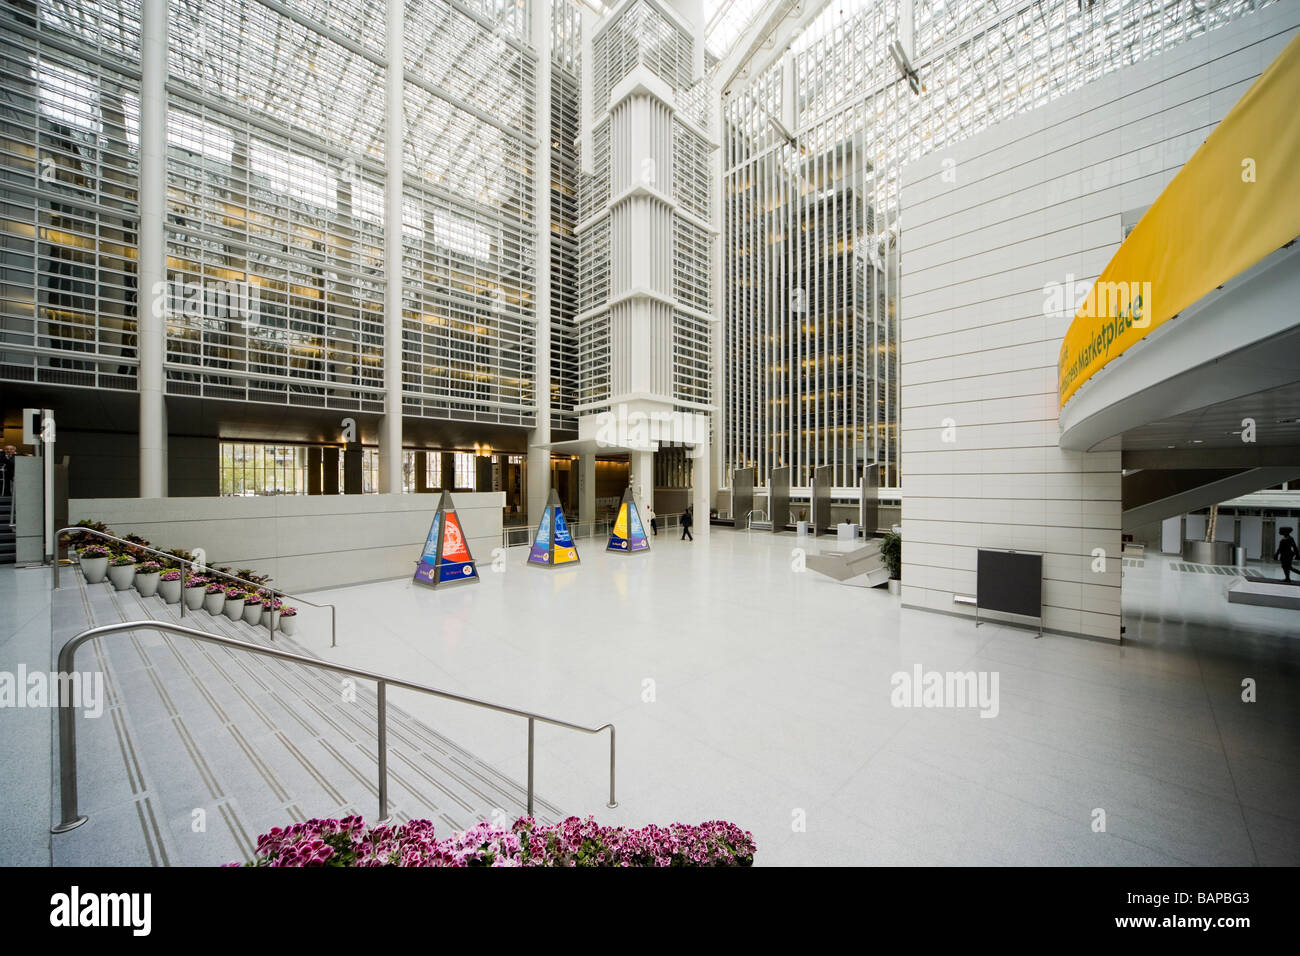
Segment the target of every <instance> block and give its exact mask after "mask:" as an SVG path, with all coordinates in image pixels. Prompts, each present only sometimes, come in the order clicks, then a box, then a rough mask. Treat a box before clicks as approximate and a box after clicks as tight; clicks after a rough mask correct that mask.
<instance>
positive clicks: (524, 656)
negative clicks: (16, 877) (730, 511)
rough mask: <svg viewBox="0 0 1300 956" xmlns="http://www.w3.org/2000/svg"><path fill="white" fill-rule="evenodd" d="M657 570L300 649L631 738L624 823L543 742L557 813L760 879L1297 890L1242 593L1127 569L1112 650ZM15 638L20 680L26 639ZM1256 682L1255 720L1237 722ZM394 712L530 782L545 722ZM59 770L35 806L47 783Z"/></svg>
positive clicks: (1299, 836)
mask: <svg viewBox="0 0 1300 956" xmlns="http://www.w3.org/2000/svg"><path fill="white" fill-rule="evenodd" d="M654 544H655V548H654V551H653V552H652V553H651V554H648V555H638V556H629V555H621V554H606V553H604V552H602V551H600V550H599V549H598V547H593V546H592V544H590V543H588V544H587V545H586V547H584V548H583V549H582V564H581V566H580V567H578V568H574V569H565V570H547V569H539V568H531V567H526V566H524V564H523V561H524V556H525V551H524V549H522V548H520V549H514V550H512V551H511V552H510V553H509V560H508V562H507V564H506V569H505V571H504V572H503V573H492V572H491V571H490V570H489V566H490V562H489V561H488V560H487V558H488V556H486V555H480V556H479V557H480V559H481V566H482V568H483V572H484V573H483V575H482V581H481V583H479V584H476V585H469V586H464V587H461V588H458V589H452V590H446V591H430V590H428V589H425V588H421V587H414V586H411V585H410V584H408V583H407V582H405V581H395V582H388V583H383V584H376V585H368V586H364V587H357V588H348V589H339V590H335V591H329V592H320V593H318V594H317V595H313V597H315V598H316V599H318V600H322V601H333V602H335V603H336V604H337V605H338V617H339V642H340V646H339V648H337V649H336V650H331V649H330V648H329V646H328V644H329V640H328V628H327V624H326V621H327V617H326V616H325V615H324V614H323V613H322V612H318V611H311V610H308V611H306V613H304V614H303V615H302V617H301V619H300V620H301V624H300V631H299V634H298V635H297V638H296V639H297V640H298V642H299V643H301V644H303V645H304V646H305V647H306V648H307V649H308V650H310V651H311V652H313V653H316V654H319V655H321V656H323V657H326V658H329V659H334V660H338V661H342V662H346V663H351V664H355V665H358V666H362V667H366V668H369V669H373V670H377V671H381V672H389V673H394V674H399V675H401V676H403V677H405V678H408V679H410V680H414V681H419V682H423V683H428V684H433V685H435V686H438V687H441V688H444V689H446V690H450V691H453V692H457V693H464V694H469V695H473V696H476V697H480V698H486V699H488V700H493V701H497V702H501V703H506V704H510V705H514V706H519V707H525V708H530V709H535V710H537V711H540V712H543V713H546V714H550V715H552V716H556V717H559V718H562V719H567V720H572V721H575V722H578V723H583V724H592V725H595V724H601V723H604V722H606V721H613V722H614V723H615V724H616V725H617V727H618V797H619V806H618V807H617V808H616V809H613V810H611V809H607V808H606V807H605V806H604V804H605V802H606V800H607V793H606V790H607V786H608V776H607V775H608V742H607V739H606V738H605V737H604V736H601V737H599V738H591V737H585V736H580V735H576V734H572V733H568V732H566V731H563V730H560V729H556V728H551V727H539V728H538V730H537V736H538V755H537V767H536V774H537V787H538V790H539V791H540V792H541V793H544V794H545V795H546V796H547V798H548V799H549V800H550V801H551V802H552V803H554V804H555V805H557V806H558V807H560V808H562V809H564V810H565V811H568V812H572V813H579V814H587V813H592V814H595V815H596V816H597V818H598V819H600V820H602V821H605V822H611V823H626V824H638V825H639V824H643V823H648V822H658V823H664V822H669V821H672V820H684V821H700V820H705V819H716V818H725V819H730V820H733V821H735V822H736V823H738V824H740V825H742V826H744V827H746V828H748V829H750V830H752V831H753V832H754V834H755V836H756V838H757V841H758V845H759V857H758V860H759V862H760V864H819V863H845V864H852V863H886V864H935V863H941V864H976V863H991V864H1027V863H1047V864H1068V865H1092V864H1183V863H1186V864H1235V865H1252V864H1256V863H1262V864H1293V865H1294V864H1296V863H1300V693H1298V692H1300V676H1297V674H1298V669H1297V664H1298V663H1300V635H1298V634H1297V630H1298V627H1297V625H1298V623H1300V622H1297V620H1296V618H1297V615H1295V614H1293V613H1292V612H1286V611H1281V610H1277V609H1271V608H1260V607H1251V606H1243V605H1229V604H1227V602H1226V597H1225V591H1226V588H1227V586H1228V585H1229V584H1230V583H1232V580H1233V579H1232V578H1231V577H1230V576H1218V575H1201V574H1188V573H1185V572H1180V571H1177V570H1174V569H1173V567H1172V566H1171V565H1172V564H1173V563H1174V560H1175V559H1172V558H1167V557H1164V556H1161V555H1158V554H1154V553H1152V554H1147V555H1146V556H1145V560H1144V563H1143V565H1142V566H1141V567H1134V566H1129V567H1126V568H1125V578H1124V605H1125V621H1126V625H1127V628H1128V631H1127V634H1126V635H1125V638H1126V642H1125V644H1124V645H1123V646H1119V647H1116V646H1113V645H1107V644H1102V643H1098V642H1093V641H1086V640H1080V639H1076V638H1068V637H1060V636H1054V635H1050V634H1049V635H1047V636H1045V637H1043V638H1042V639H1040V640H1035V639H1034V636H1033V632H1032V631H1028V630H1022V629H1017V628H1010V627H1002V626H997V625H984V626H981V627H980V628H979V629H978V630H977V629H976V628H975V627H974V626H973V624H972V623H971V622H970V621H968V620H962V619H958V618H953V617H948V616H943V615H936V614H929V613H926V612H923V611H912V610H900V608H899V607H898V604H897V599H896V598H894V597H892V596H890V595H889V594H888V593H887V592H884V591H875V590H865V589H862V588H855V587H845V586H842V585H838V584H835V583H834V582H832V581H830V580H829V579H826V578H823V577H821V576H819V575H816V574H814V573H811V572H804V573H799V572H796V571H794V570H793V567H794V566H795V565H796V564H797V562H794V561H793V560H792V558H793V555H792V549H794V548H795V547H799V546H804V547H808V548H810V549H816V548H818V547H819V543H818V542H816V541H813V542H807V541H801V540H799V539H796V538H794V537H793V536H779V537H778V536H772V535H769V534H763V533H754V534H752V535H746V534H743V533H741V534H737V533H734V532H730V531H725V530H717V529H715V531H714V533H713V534H712V535H710V536H709V537H708V538H706V539H701V540H698V541H696V542H694V543H689V542H681V541H678V540H676V539H675V538H669V537H667V536H665V535H661V536H660V537H659V538H657V539H656V540H655V542H654ZM826 544H827V546H831V547H833V542H831V541H828V542H826ZM43 574H44V572H11V571H4V572H0V596H3V597H4V598H6V600H7V601H8V600H12V601H13V602H14V605H13V606H15V607H16V608H17V609H18V612H19V613H18V614H17V615H16V618H15V619H16V620H20V619H22V620H25V619H24V618H23V615H24V614H26V613H27V611H28V610H30V608H27V604H29V603H32V601H33V600H34V599H32V598H30V597H29V596H25V595H24V590H23V589H22V588H17V587H16V586H15V584H14V582H15V580H25V579H23V578H21V577H18V576H21V575H35V576H42V575H43ZM39 603H40V602H39V601H36V602H35V603H34V604H32V607H33V608H35V606H36V604H39ZM38 610H39V609H38ZM33 613H36V612H33ZM38 623H39V622H38ZM6 628H7V630H6V631H5V633H4V635H2V636H3V637H5V639H6V643H4V644H3V645H0V649H3V650H4V652H5V653H4V659H3V661H0V665H2V666H3V667H6V668H7V667H10V666H11V665H10V663H7V662H9V661H11V660H13V659H16V656H15V655H16V654H17V652H18V650H19V648H20V641H21V639H22V633H21V632H22V631H23V625H22V624H21V620H20V623H19V624H17V625H12V626H11V625H10V624H9V623H6ZM915 664H919V665H921V666H922V667H923V668H924V669H925V670H926V671H930V670H936V671H983V672H996V674H997V675H998V679H999V685H998V686H999V698H998V714H997V716H996V717H995V718H992V719H984V718H981V717H980V716H979V715H978V713H977V712H976V711H975V710H973V709H960V710H959V709H905V708H896V707H894V706H893V705H892V703H891V699H890V698H891V690H892V686H891V677H892V676H893V675H894V674H895V673H896V672H899V671H909V672H910V671H911V669H912V667H913V665H915ZM1246 679H1250V680H1253V681H1254V686H1255V687H1256V689H1257V702H1255V703H1244V702H1243V701H1242V699H1241V696H1242V682H1243V680H1246ZM391 700H392V701H393V703H394V704H395V705H397V706H400V707H402V708H404V709H405V710H407V711H409V712H411V713H412V714H414V715H415V716H417V717H420V718H422V719H424V720H425V721H426V722H427V723H428V724H429V725H430V726H432V727H433V728H434V729H436V730H437V731H438V732H440V733H442V734H445V735H446V736H447V737H449V738H450V739H452V740H455V741H457V742H458V743H460V744H462V745H464V746H466V747H467V748H468V749H469V750H470V751H472V752H473V753H474V755H475V756H476V757H477V758H478V759H480V760H483V761H485V762H487V763H488V764H491V765H492V766H494V767H497V768H499V769H500V770H501V771H502V772H504V773H506V774H508V775H510V776H512V777H514V778H515V779H520V778H522V776H523V775H524V773H525V772H526V766H525V746H526V739H527V738H526V728H525V725H524V723H523V721H521V720H519V719H517V718H513V717H508V716H505V715H500V714H493V713H488V712H483V711H478V710H472V709H469V708H466V707H463V706H459V705H455V704H452V703H449V702H442V701H431V700H428V699H426V698H422V697H419V696H417V695H414V694H410V693H403V692H398V691H394V692H392V693H391ZM16 716H21V717H22V718H23V719H25V720H27V721H29V723H30V722H31V721H32V720H33V719H39V716H41V715H37V718H33V716H32V714H31V713H30V712H9V713H5V714H0V718H2V719H4V720H5V722H6V725H7V726H6V728H5V730H6V732H5V734H4V739H5V740H6V744H7V748H8V747H9V746H11V745H10V744H9V743H8V742H9V741H11V740H13V739H14V738H13V736H12V735H11V734H10V733H9V732H8V729H9V726H15V725H13V724H12V721H13V720H14V719H15V717H16ZM31 728H32V732H35V731H36V730H38V729H39V727H38V724H35V723H33V724H32V725H31ZM45 732H46V733H48V730H46V731H45ZM46 742H48V737H47V738H46ZM21 746H23V747H26V749H28V750H32V751H33V753H32V754H30V755H28V757H30V758H31V759H33V760H36V758H39V757H40V756H41V755H40V753H39V750H40V748H39V747H35V748H33V747H28V746H27V745H25V744H24V745H21ZM12 754H13V751H12V750H8V749H7V751H6V756H5V758H4V759H5V760H6V761H8V760H10V759H12V756H11V755H12ZM44 760H45V762H44V764H43V765H42V764H40V763H39V761H37V762H35V763H33V768H34V769H33V770H32V771H31V774H30V776H31V777H32V779H31V780H30V781H29V785H28V786H27V789H28V790H31V791H39V790H40V785H41V782H40V780H39V779H38V778H39V777H40V776H41V774H42V773H44V774H46V776H45V780H48V773H49V770H48V764H49V761H48V755H46V756H45V758H44ZM9 776H10V775H9V774H8V773H6V774H5V775H2V776H0V779H3V778H4V777H9ZM24 776H27V774H26V772H25V773H24ZM12 779H13V778H12V777H10V780H11V782H10V783H7V784H4V785H3V786H4V792H5V794H6V802H9V800H10V792H11V791H12V790H14V788H15V786H17V785H16V784H14V783H12ZM45 785H46V786H48V784H45ZM248 786H249V787H254V786H256V782H255V781H253V780H250V781H248ZM18 789H19V790H20V791H21V789H22V788H21V787H20V788H18ZM248 796H249V798H250V799H251V798H252V794H249V795H248ZM33 800H35V798H33ZM33 805H34V804H33ZM1103 811H1104V824H1105V828H1104V831H1098V830H1097V829H1096V827H1097V823H1098V821H1099V820H1100V819H1101V812H1103ZM46 812H48V804H47V809H46ZM38 815H39V814H37V813H36V812H35V810H32V809H30V808H29V810H28V812H27V816H28V817H32V818H33V819H35V817H36V816H38ZM10 819H11V820H12V822H7V823H6V824H5V825H4V826H3V827H0V848H5V849H6V850H8V849H10V848H11V847H12V846H13V845H14V844H15V842H16V841H14V840H13V839H10V838H9V836H10V835H7V834H6V833H5V832H4V831H5V830H7V829H9V828H10V827H14V826H20V825H31V822H32V821H31V820H26V817H22V816H21V814H19V815H17V816H15V817H12V818H10ZM24 821H26V822H25V823H24ZM27 862H40V861H39V859H31V860H27Z"/></svg>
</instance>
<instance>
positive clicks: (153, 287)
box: [136, 0, 167, 498]
mask: <svg viewBox="0 0 1300 956" xmlns="http://www.w3.org/2000/svg"><path fill="white" fill-rule="evenodd" d="M141 14H142V15H141V29H140V186H139V202H140V227H139V228H140V231H139V238H138V240H137V241H138V243H139V252H138V255H139V259H138V265H137V289H138V293H137V298H136V335H137V346H136V348H137V355H138V357H139V361H140V367H139V371H138V372H137V379H136V382H137V387H138V388H139V392H140V497H141V498H162V497H164V496H165V495H166V494H167V448H166V440H165V436H166V432H167V419H166V409H165V408H164V406H163V389H164V373H163V358H164V354H165V351H166V344H167V343H166V338H165V334H166V320H165V315H166V311H165V308H163V306H165V304H166V296H167V225H166V224H167V0H144V7H143V10H142V12H141Z"/></svg>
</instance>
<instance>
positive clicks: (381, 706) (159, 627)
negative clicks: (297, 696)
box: [50, 621, 618, 833]
mask: <svg viewBox="0 0 1300 956" xmlns="http://www.w3.org/2000/svg"><path fill="white" fill-rule="evenodd" d="M134 630H154V631H167V632H168V633H171V634H180V635H183V636H185V637H189V638H193V639H194V640H197V641H207V642H209V643H211V644H223V645H225V646H226V647H235V648H238V649H239V650H243V651H248V652H249V653H252V654H261V655H262V656H263V657H275V658H279V659H280V660H284V661H293V662H295V663H298V664H306V665H307V666H308V667H319V668H322V669H323V670H329V671H335V672H336V673H339V674H346V675H347V676H349V677H358V678H360V679H362V680H372V681H374V682H375V683H376V685H377V693H378V711H379V713H378V721H379V735H378V736H379V819H380V820H387V819H388V697H387V688H388V686H389V685H390V684H391V685H392V686H393V687H400V688H401V689H403V690H413V691H417V692H419V693H421V694H429V695H430V696H433V697H441V698H442V699H443V700H450V701H455V702H456V703H458V704H469V705H471V706H473V707H481V708H483V709H485V710H493V711H496V712H497V713H501V714H510V715H511V716H513V717H523V718H525V719H527V721H528V816H530V817H531V816H532V815H533V725H534V723H535V722H537V721H541V722H542V723H544V724H550V725H552V726H553V727H563V728H565V729H566V730H576V731H578V732H580V733H584V734H598V733H600V732H601V731H604V730H608V731H609V803H608V804H606V806H608V807H611V808H613V807H617V806H618V802H617V801H616V800H615V799H614V725H613V724H601V725H600V726H599V727H584V726H583V725H582V724H574V723H570V722H569V721H567V720H560V719H558V718H556V717H547V716H545V715H544V714H537V713H533V712H532V711H529V710H520V709H518V708H517V707H507V706H505V705H504V704H493V703H491V702H490V701H486V700H479V699H478V698H477V697H466V696H465V695H463V694H453V693H451V692H450V691H445V690H439V689H438V688H436V687H429V686H428V685H426V684H417V683H415V682H414V681H408V680H402V679H401V678H397V677H388V676H386V675H384V674H378V673H376V672H374V671H367V670H362V669H361V668H358V667H347V666H345V665H343V664H334V663H331V662H330V661H323V660H320V659H319V658H315V657H304V656H303V655H301V654H291V653H289V652H288V651H282V650H279V649H277V648H274V647H264V646H263V645H261V644H252V643H250V642H248V641H241V640H239V639H238V638H234V637H226V636H225V635H223V634H214V633H212V632H211V631H200V630H198V629H196V628H192V627H182V626H181V625H179V624H172V623H171V622H170V621H123V622H122V623H120V624H103V625H101V626H99V627H92V628H90V629H89V630H85V631H82V632H81V633H80V634H78V635H76V636H75V637H73V638H72V639H70V640H69V641H68V643H66V644H64V645H63V647H62V648H60V649H59V663H58V672H59V673H60V674H72V673H74V670H73V662H74V659H75V657H76V654H77V648H79V647H81V645H82V644H85V643H86V642H87V641H91V640H94V639H96V638H99V637H103V636H105V635H107V634H116V633H118V632H119V631H134ZM76 721H77V712H76V708H75V706H74V702H73V700H72V695H71V694H64V695H61V697H60V700H59V801H60V804H61V812H62V819H61V820H60V822H59V824H58V825H57V826H55V827H52V828H51V831H50V832H51V833H66V832H67V831H69V830H74V829H76V828H77V827H79V826H81V825H82V824H83V823H85V822H86V820H87V819H88V818H87V817H84V816H81V815H79V814H78V812H77V723H76Z"/></svg>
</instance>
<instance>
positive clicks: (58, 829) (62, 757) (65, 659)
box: [50, 639, 87, 833]
mask: <svg viewBox="0 0 1300 956" xmlns="http://www.w3.org/2000/svg"><path fill="white" fill-rule="evenodd" d="M77 644H78V642H77V641H76V640H75V639H74V640H72V641H69V642H68V643H67V644H65V645H64V646H63V648H62V649H61V650H60V651H59V671H60V672H61V673H64V674H68V673H71V672H72V655H73V653H75V652H76V649H77ZM60 690H62V687H60ZM72 707H73V700H72V694H71V693H68V694H63V693H60V695H59V806H60V812H61V819H60V821H59V823H58V825H57V826H53V827H50V832H51V833H67V832H68V831H69V830H75V829H76V828H77V827H79V826H81V825H82V824H83V823H85V822H86V820H87V817H84V816H82V815H81V814H79V813H78V812H77V715H76V713H75V712H74V711H73V709H72Z"/></svg>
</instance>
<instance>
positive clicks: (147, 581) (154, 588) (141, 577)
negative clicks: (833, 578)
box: [135, 561, 162, 597]
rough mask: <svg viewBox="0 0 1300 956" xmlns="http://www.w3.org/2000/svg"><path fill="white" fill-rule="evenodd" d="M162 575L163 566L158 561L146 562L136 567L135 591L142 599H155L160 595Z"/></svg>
mask: <svg viewBox="0 0 1300 956" xmlns="http://www.w3.org/2000/svg"><path fill="white" fill-rule="evenodd" d="M161 575H162V565H161V564H159V563H158V562H157V561H146V562H144V564H137V565H136V566H135V589H136V590H137V591H139V592H140V597H153V596H154V595H155V594H157V593H158V579H159V577H160V576H161Z"/></svg>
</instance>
